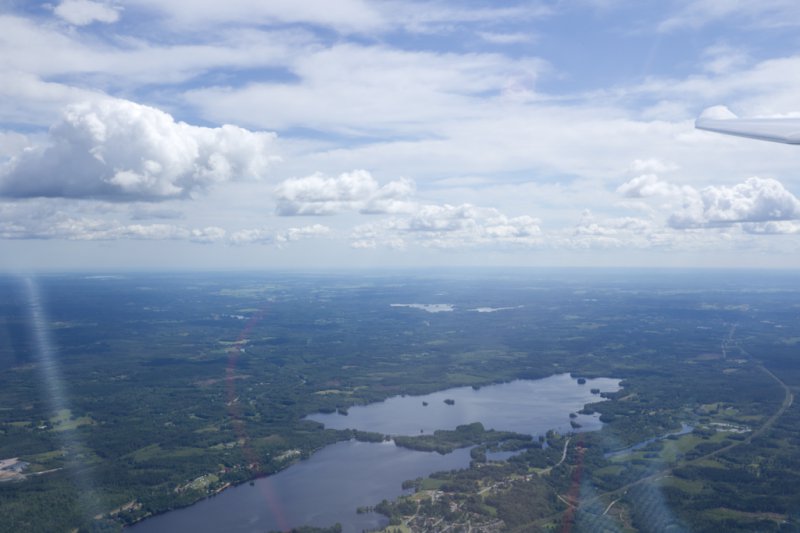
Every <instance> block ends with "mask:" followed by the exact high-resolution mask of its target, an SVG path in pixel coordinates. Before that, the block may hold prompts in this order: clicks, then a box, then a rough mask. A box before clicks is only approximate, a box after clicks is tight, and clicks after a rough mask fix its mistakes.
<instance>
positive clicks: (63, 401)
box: [24, 277, 101, 522]
mask: <svg viewBox="0 0 800 533" xmlns="http://www.w3.org/2000/svg"><path fill="white" fill-rule="evenodd" d="M24 285H25V292H26V295H27V300H28V312H29V318H30V327H31V334H32V339H33V348H34V355H35V358H36V363H37V365H36V366H37V367H38V369H39V372H40V374H41V388H42V391H43V396H44V397H45V399H46V401H47V408H48V410H49V411H50V416H51V417H52V418H53V419H59V418H62V417H63V416H65V414H66V413H71V410H70V408H69V407H70V406H69V401H68V394H67V390H66V386H65V384H64V379H63V377H62V375H61V366H60V364H59V360H58V350H57V349H56V346H55V344H54V343H53V340H52V338H51V335H50V327H49V325H48V320H47V315H46V314H45V311H44V305H43V303H42V298H41V296H40V294H39V287H38V285H37V283H36V281H35V280H34V279H33V278H32V277H26V278H25V279H24ZM56 433H57V435H58V438H59V440H60V441H61V443H60V444H61V447H62V449H63V450H64V452H65V455H64V457H65V461H66V462H65V468H66V469H67V471H68V472H69V473H70V476H71V478H72V483H73V484H74V485H75V489H76V492H77V494H78V501H79V505H80V507H81V512H82V514H83V516H84V517H85V518H86V520H87V522H91V521H92V520H93V519H94V518H93V517H95V516H97V515H98V514H101V511H100V508H101V506H100V505H99V502H98V498H97V494H96V493H95V491H94V484H93V483H92V472H91V467H90V465H89V464H88V461H87V453H88V452H89V450H88V448H87V447H86V445H85V443H84V442H83V440H82V439H81V437H80V432H79V431H78V430H76V429H70V430H65V431H57V432H56Z"/></svg>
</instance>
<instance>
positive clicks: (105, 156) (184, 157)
mask: <svg viewBox="0 0 800 533" xmlns="http://www.w3.org/2000/svg"><path fill="white" fill-rule="evenodd" d="M798 26H800V3H798V2H796V0H762V1H760V2H750V1H747V0H659V1H641V0H540V1H537V0H533V1H518V2H517V1H508V2H497V1H483V2H482V1H474V0H466V1H465V0H459V1H455V0H453V1H448V0H442V1H426V2H421V1H412V0H374V1H367V0H336V1H335V2H333V1H330V0H269V1H263V0H226V1H225V2H219V1H216V0H214V1H211V0H170V1H169V2H163V1H161V0H159V1H156V0H127V1H100V0H63V1H61V2H52V3H40V2H31V1H17V0H0V270H3V271H20V270H75V269H78V270H103V269H112V270H120V269H149V270H159V269H170V270H172V269H193V270H194V269H211V270H215V269H225V270H227V269H246V270H258V269H271V268H279V269H286V268H299V269H320V268H322V269H324V268H363V267H459V266H469V267H477V266H523V267H527V266H530V267H559V266H620V267H765V268H797V267H800V200H799V199H798V196H797V195H800V178H799V177H798V170H800V148H798V147H793V146H788V145H781V144H775V143H765V142H759V141H754V140H749V139H741V138H736V137H730V136H723V135H717V134H713V133H709V132H704V131H700V130H696V129H695V128H694V120H695V119H696V118H697V117H698V116H699V115H700V113H701V112H702V111H703V110H704V109H706V108H708V107H712V106H717V105H724V106H726V107H727V108H728V109H730V110H731V111H732V112H734V113H736V114H737V115H739V116H744V117H787V116H788V117H791V116H800V90H798V88H800V32H798Z"/></svg>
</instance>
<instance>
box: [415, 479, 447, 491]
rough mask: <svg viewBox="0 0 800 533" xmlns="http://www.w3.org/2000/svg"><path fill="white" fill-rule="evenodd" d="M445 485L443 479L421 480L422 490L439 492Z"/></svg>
mask: <svg viewBox="0 0 800 533" xmlns="http://www.w3.org/2000/svg"><path fill="white" fill-rule="evenodd" d="M444 484H445V481H444V480H443V479H432V478H425V479H423V480H422V487H421V488H422V490H439V489H440V488H442V485H444Z"/></svg>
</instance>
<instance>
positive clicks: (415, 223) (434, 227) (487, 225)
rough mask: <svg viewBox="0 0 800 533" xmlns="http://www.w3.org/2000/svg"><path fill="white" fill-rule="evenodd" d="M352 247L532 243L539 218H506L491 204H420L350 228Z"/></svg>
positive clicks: (538, 238) (537, 232)
mask: <svg viewBox="0 0 800 533" xmlns="http://www.w3.org/2000/svg"><path fill="white" fill-rule="evenodd" d="M352 237H353V241H352V243H351V246H353V247H354V248H376V247H378V246H379V245H382V246H389V247H392V248H404V247H406V246H407V245H408V244H409V243H410V242H415V243H418V244H421V245H423V246H428V247H434V248H465V247H475V246H490V245H512V244H513V245H532V244H538V243H540V242H541V228H540V226H539V220H538V219H536V218H533V217H531V216H528V215H522V216H517V217H509V216H507V215H505V214H503V213H502V212H500V211H499V210H497V209H494V208H491V207H477V206H474V205H471V204H461V205H449V204H444V205H421V206H419V207H418V209H417V210H416V211H415V212H414V213H412V214H411V215H410V216H404V217H393V218H390V219H386V220H383V221H380V222H377V223H372V224H363V225H361V226H358V227H356V228H355V229H354V231H353V235H352Z"/></svg>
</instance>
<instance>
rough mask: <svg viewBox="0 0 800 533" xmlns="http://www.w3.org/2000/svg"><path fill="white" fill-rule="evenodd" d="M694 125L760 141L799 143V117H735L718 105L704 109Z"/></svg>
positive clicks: (702, 128)
mask: <svg viewBox="0 0 800 533" xmlns="http://www.w3.org/2000/svg"><path fill="white" fill-rule="evenodd" d="M723 116H724V117H725V118H722V117H723ZM728 117H730V118H728ZM694 126H695V128H698V129H701V130H707V131H713V132H716V133H725V134H728V135H738V136H740V137H750V138H752V139H761V140H762V141H772V142H779V143H786V144H800V118H737V117H736V115H734V114H733V113H731V112H730V111H728V110H727V109H725V108H723V107H721V106H720V107H717V108H710V109H707V110H706V111H704V112H703V114H702V115H700V118H698V119H697V120H696V121H695V123H694Z"/></svg>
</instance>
